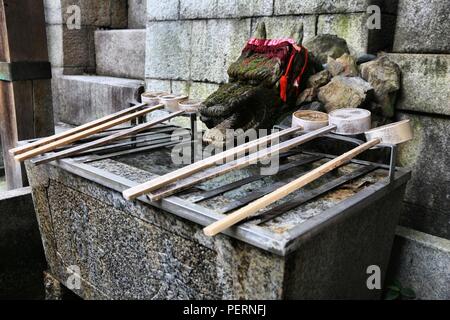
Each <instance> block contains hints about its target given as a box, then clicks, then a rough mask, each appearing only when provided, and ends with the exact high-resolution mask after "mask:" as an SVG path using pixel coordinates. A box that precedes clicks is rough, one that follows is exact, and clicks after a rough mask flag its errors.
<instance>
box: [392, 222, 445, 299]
mask: <svg viewBox="0 0 450 320" xmlns="http://www.w3.org/2000/svg"><path fill="white" fill-rule="evenodd" d="M389 268H390V270H389V273H390V274H389V278H390V279H394V280H397V281H399V282H400V283H401V285H402V286H403V287H407V288H411V289H413V290H414V292H415V294H416V297H417V299H419V300H449V299H450V288H449V285H450V241H449V240H446V239H442V238H438V237H434V236H431V235H428V234H425V233H422V232H418V231H415V230H412V229H408V228H403V227H399V228H397V236H396V238H395V241H394V248H393V251H392V254H391V262H390V267H389Z"/></svg>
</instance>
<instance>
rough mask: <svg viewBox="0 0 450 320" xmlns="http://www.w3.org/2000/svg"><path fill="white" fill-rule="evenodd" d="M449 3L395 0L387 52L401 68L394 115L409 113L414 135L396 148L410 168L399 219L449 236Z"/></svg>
mask: <svg viewBox="0 0 450 320" xmlns="http://www.w3.org/2000/svg"><path fill="white" fill-rule="evenodd" d="M449 16H450V4H449V3H448V2H447V1H440V0H430V1H428V0H427V1H424V0H421V1H417V0H400V1H399V5H398V22H397V26H396V30H395V40H394V47H393V52H394V53H391V54H389V57H390V58H391V59H392V60H393V61H395V62H396V63H398V64H399V65H400V67H401V69H402V91H401V94H400V97H399V100H398V103H397V109H398V118H399V119H405V118H408V119H411V120H412V123H413V126H414V133H415V137H414V140H413V141H412V142H411V143H409V144H408V145H405V146H403V147H402V148H401V149H400V157H399V161H400V164H401V165H403V166H409V167H411V168H412V169H413V177H412V180H411V182H410V183H409V185H408V189H407V193H406V198H405V202H406V213H405V214H404V215H403V218H402V221H401V224H402V225H404V226H408V227H411V228H413V229H416V230H419V231H422V232H425V233H428V234H431V235H434V236H438V237H442V238H446V239H450V213H449V211H448V208H449V204H450V183H449V182H450V158H449V154H450V149H449V136H450V86H449V83H450V42H449V39H448V30H450V21H449V19H448V17H449Z"/></svg>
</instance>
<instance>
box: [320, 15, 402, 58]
mask: <svg viewBox="0 0 450 320" xmlns="http://www.w3.org/2000/svg"><path fill="white" fill-rule="evenodd" d="M369 16H370V15H368V14H366V13H354V14H331V15H320V16H319V19H318V24H317V34H335V35H337V36H339V37H341V38H344V39H345V40H346V41H347V43H348V46H349V48H350V52H351V54H352V55H355V56H358V55H360V54H362V53H376V52H378V51H381V50H386V49H389V48H390V47H392V43H393V32H394V30H393V29H394V27H395V18H394V17H393V16H390V15H381V29H368V28H367V19H368V17H369Z"/></svg>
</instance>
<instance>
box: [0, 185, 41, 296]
mask: <svg viewBox="0 0 450 320" xmlns="http://www.w3.org/2000/svg"><path fill="white" fill-rule="evenodd" d="M0 255H1V257H2V263H1V268H0V299H3V300H4V299H9V300H10V299H25V300H26V299H43V297H44V286H43V281H42V272H43V271H44V270H45V268H46V263H45V257H44V251H43V248H42V243H41V239H40V235H39V229H38V225H37V221H36V216H35V213H34V207H33V200H32V198H31V188H23V189H16V190H13V191H7V192H0Z"/></svg>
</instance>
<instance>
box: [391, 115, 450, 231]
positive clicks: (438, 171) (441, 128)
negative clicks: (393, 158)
mask: <svg viewBox="0 0 450 320" xmlns="http://www.w3.org/2000/svg"><path fill="white" fill-rule="evenodd" d="M398 118H399V119H400V120H403V119H411V122H412V127H413V130H414V139H413V140H412V141H411V142H408V143H406V144H404V145H401V146H400V147H399V157H398V161H399V165H401V166H406V167H409V168H411V169H412V178H411V180H410V182H409V183H408V186H407V189H406V190H407V191H406V195H405V202H406V203H407V208H406V209H407V210H406V213H405V215H404V216H403V217H402V224H403V225H405V226H408V227H412V228H414V229H416V230H419V231H422V232H426V233H430V234H433V235H435V236H438V237H443V238H446V239H450V218H449V217H450V216H449V212H448V203H449V199H450V184H449V183H448V182H449V181H450V167H449V166H450V162H449V161H448V155H449V154H450V150H449V146H450V141H449V135H448V134H446V133H448V132H450V121H448V119H446V118H441V117H439V118H437V117H428V116H425V115H419V114H408V113H403V112H399V113H398Z"/></svg>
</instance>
